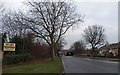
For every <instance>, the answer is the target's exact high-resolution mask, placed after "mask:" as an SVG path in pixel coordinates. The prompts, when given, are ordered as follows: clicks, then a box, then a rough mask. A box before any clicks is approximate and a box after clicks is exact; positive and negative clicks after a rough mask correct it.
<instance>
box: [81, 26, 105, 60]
mask: <svg viewBox="0 0 120 75" xmlns="http://www.w3.org/2000/svg"><path fill="white" fill-rule="evenodd" d="M104 31H105V29H104V28H103V27H102V26H98V25H93V26H88V28H86V29H85V30H84V34H83V36H84V39H85V40H86V42H87V43H88V44H90V45H91V47H92V52H91V54H92V56H93V58H95V49H96V48H97V47H99V46H100V45H103V43H104V42H105V41H104V40H105V34H104Z"/></svg>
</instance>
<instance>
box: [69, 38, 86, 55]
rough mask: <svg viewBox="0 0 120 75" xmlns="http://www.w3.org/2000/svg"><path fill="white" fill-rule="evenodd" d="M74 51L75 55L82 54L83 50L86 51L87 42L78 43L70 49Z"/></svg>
mask: <svg viewBox="0 0 120 75" xmlns="http://www.w3.org/2000/svg"><path fill="white" fill-rule="evenodd" d="M70 49H71V50H74V52H75V54H80V53H81V52H82V51H83V50H85V49H86V45H85V42H84V41H83V40H80V41H76V42H75V43H74V44H73V45H72V46H71V48H70Z"/></svg>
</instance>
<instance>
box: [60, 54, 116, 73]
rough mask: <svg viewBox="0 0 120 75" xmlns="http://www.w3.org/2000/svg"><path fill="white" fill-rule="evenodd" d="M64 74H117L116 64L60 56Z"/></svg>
mask: <svg viewBox="0 0 120 75" xmlns="http://www.w3.org/2000/svg"><path fill="white" fill-rule="evenodd" d="M62 62H63V65H64V72H65V73H118V62H112V61H105V60H104V61H103V60H92V59H86V58H79V57H74V56H62Z"/></svg>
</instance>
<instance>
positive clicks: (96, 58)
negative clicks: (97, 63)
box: [78, 56, 120, 62]
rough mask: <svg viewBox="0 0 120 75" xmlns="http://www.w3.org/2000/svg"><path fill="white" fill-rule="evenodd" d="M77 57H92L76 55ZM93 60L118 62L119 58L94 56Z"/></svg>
mask: <svg viewBox="0 0 120 75" xmlns="http://www.w3.org/2000/svg"><path fill="white" fill-rule="evenodd" d="M78 57H80V58H88V59H91V58H92V57H90V56H78ZM95 60H108V61H116V62H120V59H118V58H106V57H95Z"/></svg>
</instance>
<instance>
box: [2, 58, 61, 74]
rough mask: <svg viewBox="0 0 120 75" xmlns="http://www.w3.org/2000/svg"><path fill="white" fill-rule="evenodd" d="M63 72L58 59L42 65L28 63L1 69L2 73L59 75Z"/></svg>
mask: <svg viewBox="0 0 120 75" xmlns="http://www.w3.org/2000/svg"><path fill="white" fill-rule="evenodd" d="M62 70H63V67H62V62H61V59H60V58H59V57H56V59H55V60H54V61H52V62H51V61H50V60H46V61H45V62H42V63H30V64H24V65H16V66H13V67H9V68H4V69H3V74H4V73H61V72H62Z"/></svg>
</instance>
